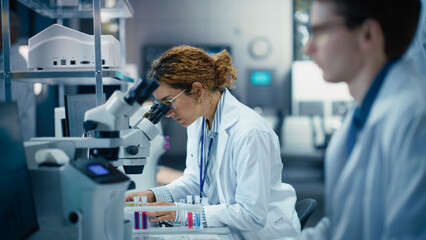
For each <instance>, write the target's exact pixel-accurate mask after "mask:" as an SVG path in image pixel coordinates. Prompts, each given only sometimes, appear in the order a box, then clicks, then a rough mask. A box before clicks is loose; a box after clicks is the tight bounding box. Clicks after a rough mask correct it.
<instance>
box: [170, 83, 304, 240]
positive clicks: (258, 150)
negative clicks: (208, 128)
mask: <svg viewBox="0 0 426 240" xmlns="http://www.w3.org/2000/svg"><path fill="white" fill-rule="evenodd" d="M226 91H227V93H226V95H225V99H224V100H225V102H224V106H223V112H222V122H221V123H220V126H219V130H218V142H217V150H216V151H217V152H216V156H217V157H216V160H217V161H218V162H217V166H218V167H216V173H215V175H216V177H215V179H216V181H217V186H218V192H219V199H220V204H219V205H210V206H205V207H204V212H205V215H206V221H207V225H208V226H209V227H217V226H229V227H230V229H231V232H232V234H233V237H234V239H243V238H244V239H286V238H294V237H298V235H299V232H300V223H299V219H298V217H297V213H296V211H295V208H294V206H295V202H296V195H295V191H294V189H293V187H292V186H290V185H288V184H283V185H282V184H281V174H282V168H283V165H282V162H281V157H280V147H279V142H278V137H277V136H276V134H275V133H274V132H273V130H272V129H271V128H270V126H269V124H268V123H267V122H266V121H265V120H264V119H263V118H262V117H261V116H259V115H258V114H257V113H255V112H254V111H253V110H252V109H250V108H248V107H246V106H244V105H243V104H241V103H240V102H238V100H237V99H235V98H234V96H232V95H231V93H230V92H229V91H228V90H226ZM201 121H202V118H199V119H198V120H197V121H195V122H194V123H193V124H191V125H190V126H189V127H188V130H187V131H188V143H187V159H186V169H185V171H184V175H183V176H182V177H180V178H179V179H177V180H175V181H174V182H172V183H171V184H169V185H167V186H166V187H167V188H168V190H169V191H170V193H171V194H172V196H173V199H184V198H185V196H186V195H195V194H199V192H200V187H199V171H200V170H199V165H198V161H199V156H198V147H199V146H200V145H199V140H200V133H201Z"/></svg>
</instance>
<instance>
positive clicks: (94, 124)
mask: <svg viewBox="0 0 426 240" xmlns="http://www.w3.org/2000/svg"><path fill="white" fill-rule="evenodd" d="M97 126H98V123H97V122H95V121H92V120H87V121H85V122H84V123H83V128H84V130H85V131H86V132H88V131H91V130H94V129H95V128H96V127H97Z"/></svg>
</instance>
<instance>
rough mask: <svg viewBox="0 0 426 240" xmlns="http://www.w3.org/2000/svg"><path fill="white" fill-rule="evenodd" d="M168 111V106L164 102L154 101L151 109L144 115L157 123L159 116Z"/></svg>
mask: <svg viewBox="0 0 426 240" xmlns="http://www.w3.org/2000/svg"><path fill="white" fill-rule="evenodd" d="M169 111H170V107H169V106H167V105H166V104H164V103H162V102H160V101H155V102H154V105H152V107H151V109H150V110H149V111H148V112H147V113H146V114H145V116H144V117H146V118H148V120H149V121H151V122H152V123H153V124H157V123H158V122H159V121H160V120H161V118H162V117H163V116H164V115H166V114H167V113H168V112H169Z"/></svg>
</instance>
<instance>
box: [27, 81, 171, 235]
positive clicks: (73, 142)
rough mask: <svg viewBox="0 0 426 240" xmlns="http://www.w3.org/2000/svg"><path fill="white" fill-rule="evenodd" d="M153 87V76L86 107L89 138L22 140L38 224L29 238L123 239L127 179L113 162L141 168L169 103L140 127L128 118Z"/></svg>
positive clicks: (133, 169) (137, 170)
mask: <svg viewBox="0 0 426 240" xmlns="http://www.w3.org/2000/svg"><path fill="white" fill-rule="evenodd" d="M157 87H158V82H156V81H154V80H152V81H151V82H149V83H147V82H146V81H140V82H138V83H137V84H136V85H134V87H133V88H131V89H130V90H129V91H128V92H127V93H123V92H120V91H116V92H115V93H114V94H113V95H112V96H111V97H110V98H109V99H108V101H107V102H106V103H105V104H103V105H101V106H98V107H96V108H94V109H91V110H89V111H87V112H86V113H85V118H84V119H85V123H84V126H85V129H86V131H88V133H89V137H63V138H54V137H51V138H33V139H31V141H29V142H25V143H24V146H25V154H26V158H27V163H28V168H29V171H30V177H31V182H32V186H33V190H34V197H35V203H36V209H37V217H38V220H39V223H40V231H39V232H37V234H35V235H34V237H32V239H53V237H54V238H55V239H123V236H124V222H123V220H124V214H123V208H124V195H125V192H126V190H127V188H128V186H129V178H128V177H127V176H126V175H125V174H123V173H122V172H120V171H119V170H117V169H116V166H118V165H123V167H124V169H125V170H126V171H127V172H130V173H141V172H142V170H143V166H144V164H145V163H146V157H148V156H149V150H150V141H151V140H153V139H154V138H155V137H156V135H157V134H158V129H157V128H156V126H155V124H156V123H158V121H160V119H161V118H162V117H163V116H164V115H165V114H166V113H167V112H168V111H169V108H168V107H167V106H166V105H164V104H162V103H159V102H156V103H155V104H154V105H153V106H152V107H151V109H150V111H149V112H147V114H145V117H144V118H143V119H142V120H141V123H140V124H138V125H137V126H139V127H138V128H130V127H129V117H130V116H132V115H133V114H134V113H135V112H136V111H137V110H138V109H139V108H140V106H141V104H142V103H143V102H144V101H145V100H146V99H147V98H148V97H149V96H150V95H151V94H152V92H153V91H154V90H155V89H156V88H157ZM64 156H65V157H64ZM64 158H65V159H64ZM114 165H115V166H114Z"/></svg>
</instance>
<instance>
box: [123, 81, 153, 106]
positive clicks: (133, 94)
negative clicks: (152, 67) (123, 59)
mask: <svg viewBox="0 0 426 240" xmlns="http://www.w3.org/2000/svg"><path fill="white" fill-rule="evenodd" d="M147 86H148V83H147V82H146V81H143V80H142V79H141V80H140V81H139V82H138V83H136V84H135V85H134V86H133V87H132V88H131V89H130V90H129V92H128V93H127V94H126V96H125V97H124V101H126V102H127V103H128V104H129V105H133V103H134V102H136V100H137V99H138V98H139V96H140V95H141V93H142V92H143V91H144V90H145V88H146V87H147Z"/></svg>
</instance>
